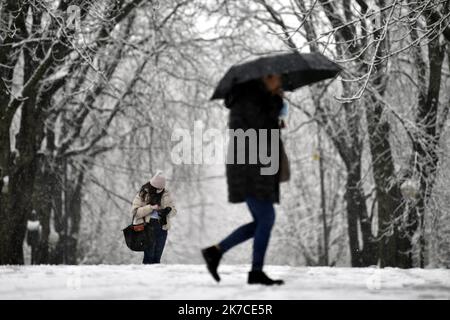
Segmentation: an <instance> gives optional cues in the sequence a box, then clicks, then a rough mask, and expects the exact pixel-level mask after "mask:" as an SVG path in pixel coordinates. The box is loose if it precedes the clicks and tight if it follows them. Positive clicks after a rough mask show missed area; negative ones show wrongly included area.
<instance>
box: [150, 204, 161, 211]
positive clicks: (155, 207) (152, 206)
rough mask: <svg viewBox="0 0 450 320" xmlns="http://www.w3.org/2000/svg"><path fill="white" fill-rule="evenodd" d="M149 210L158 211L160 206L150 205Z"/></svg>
mask: <svg viewBox="0 0 450 320" xmlns="http://www.w3.org/2000/svg"><path fill="white" fill-rule="evenodd" d="M150 208H152V209H153V210H159V209H160V206H159V204H154V205H150Z"/></svg>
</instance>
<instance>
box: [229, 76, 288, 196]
mask: <svg viewBox="0 0 450 320" xmlns="http://www.w3.org/2000/svg"><path fill="white" fill-rule="evenodd" d="M225 106H226V107H227V108H229V109H230V113H229V122H228V127H229V129H243V130H244V131H246V130H247V129H256V132H257V134H256V136H257V141H258V144H257V146H256V147H257V150H258V154H259V140H260V133H259V131H258V129H280V127H279V121H278V115H279V113H280V110H281V108H282V106H283V100H282V98H281V97H280V96H279V95H273V94H271V93H270V92H269V91H267V89H266V88H265V85H264V83H263V82H262V81H260V80H257V81H251V82H247V83H245V84H242V85H239V86H236V87H235V88H234V89H233V91H232V92H231V93H230V94H229V95H228V96H227V98H226V99H225ZM266 139H267V140H266V141H267V149H268V154H271V152H272V151H271V147H270V146H271V143H270V142H271V140H270V130H269V131H268V133H267V138H266ZM248 140H249V139H246V142H245V163H244V164H239V163H237V150H238V148H237V139H235V144H234V148H232V145H231V144H230V145H229V146H228V154H227V164H226V177H227V186H228V201H229V202H231V203H238V202H244V201H245V197H246V196H248V195H251V196H254V197H255V198H257V199H261V200H270V201H272V202H275V203H279V202H280V200H279V199H280V195H279V189H280V188H279V184H280V182H279V173H280V170H278V171H277V173H276V174H272V175H262V174H261V170H260V169H261V168H262V167H264V166H266V167H269V166H270V164H268V165H264V164H262V163H261V162H260V159H259V157H258V161H257V163H256V164H252V163H249V157H248V155H249V141H248ZM263 141H264V140H263ZM278 143H279V150H281V147H282V146H281V144H282V141H281V137H280V138H279V141H278ZM278 157H279V154H278ZM230 159H233V160H234V161H233V163H230ZM278 159H280V158H278ZM279 163H281V161H279Z"/></svg>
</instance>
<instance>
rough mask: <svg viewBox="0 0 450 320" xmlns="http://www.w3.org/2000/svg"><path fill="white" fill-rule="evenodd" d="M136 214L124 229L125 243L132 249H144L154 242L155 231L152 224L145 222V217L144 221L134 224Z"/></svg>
mask: <svg viewBox="0 0 450 320" xmlns="http://www.w3.org/2000/svg"><path fill="white" fill-rule="evenodd" d="M135 216H136V214H134V215H133V218H132V220H131V224H130V225H129V226H128V227H126V228H125V229H123V230H122V231H123V235H124V237H125V243H126V244H127V247H128V248H130V249H131V250H132V251H144V250H145V249H147V248H148V247H150V245H151V244H152V242H153V231H152V228H151V226H150V224H149V223H147V222H145V219H144V223H140V224H133V221H134V217H135Z"/></svg>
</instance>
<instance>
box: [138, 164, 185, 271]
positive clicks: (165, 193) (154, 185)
mask: <svg viewBox="0 0 450 320" xmlns="http://www.w3.org/2000/svg"><path fill="white" fill-rule="evenodd" d="M176 213H177V209H175V206H174V203H173V200H172V197H171V194H170V192H169V190H167V188H166V179H165V177H164V176H163V175H162V173H161V172H160V171H158V172H157V173H156V174H155V175H154V176H153V177H152V178H151V179H150V181H149V182H147V183H146V184H144V185H143V186H142V187H141V190H140V191H139V192H138V193H137V194H136V196H135V197H134V200H133V204H132V207H131V214H132V215H133V217H134V219H133V223H134V224H139V223H143V222H144V221H145V222H147V223H150V226H151V228H152V231H153V234H154V241H153V243H152V245H151V246H150V247H149V248H147V249H146V250H145V251H144V260H143V263H144V264H152V263H160V261H161V256H162V253H163V251H164V246H165V244H166V239H167V231H168V230H169V229H170V219H171V218H173V217H174V216H175V215H176Z"/></svg>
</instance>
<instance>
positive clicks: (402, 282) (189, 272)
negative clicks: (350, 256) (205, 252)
mask: <svg viewBox="0 0 450 320" xmlns="http://www.w3.org/2000/svg"><path fill="white" fill-rule="evenodd" d="M247 270H248V266H245V265H223V266H220V268H219V272H220V274H221V276H222V281H221V283H220V284H216V283H215V282H214V281H213V280H212V278H211V277H210V275H209V274H208V273H207V271H206V268H205V266H203V265H154V266H143V265H100V266H0V299H449V298H450V270H444V269H434V270H422V269H411V270H400V269H392V268H387V269H383V270H380V269H374V268H360V269H356V268H355V269H351V268H325V267H285V266H268V267H266V271H267V272H268V273H269V274H270V275H271V276H274V277H280V278H283V279H285V281H286V285H284V286H282V287H276V288H267V287H263V286H249V285H247V284H246V279H247Z"/></svg>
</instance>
